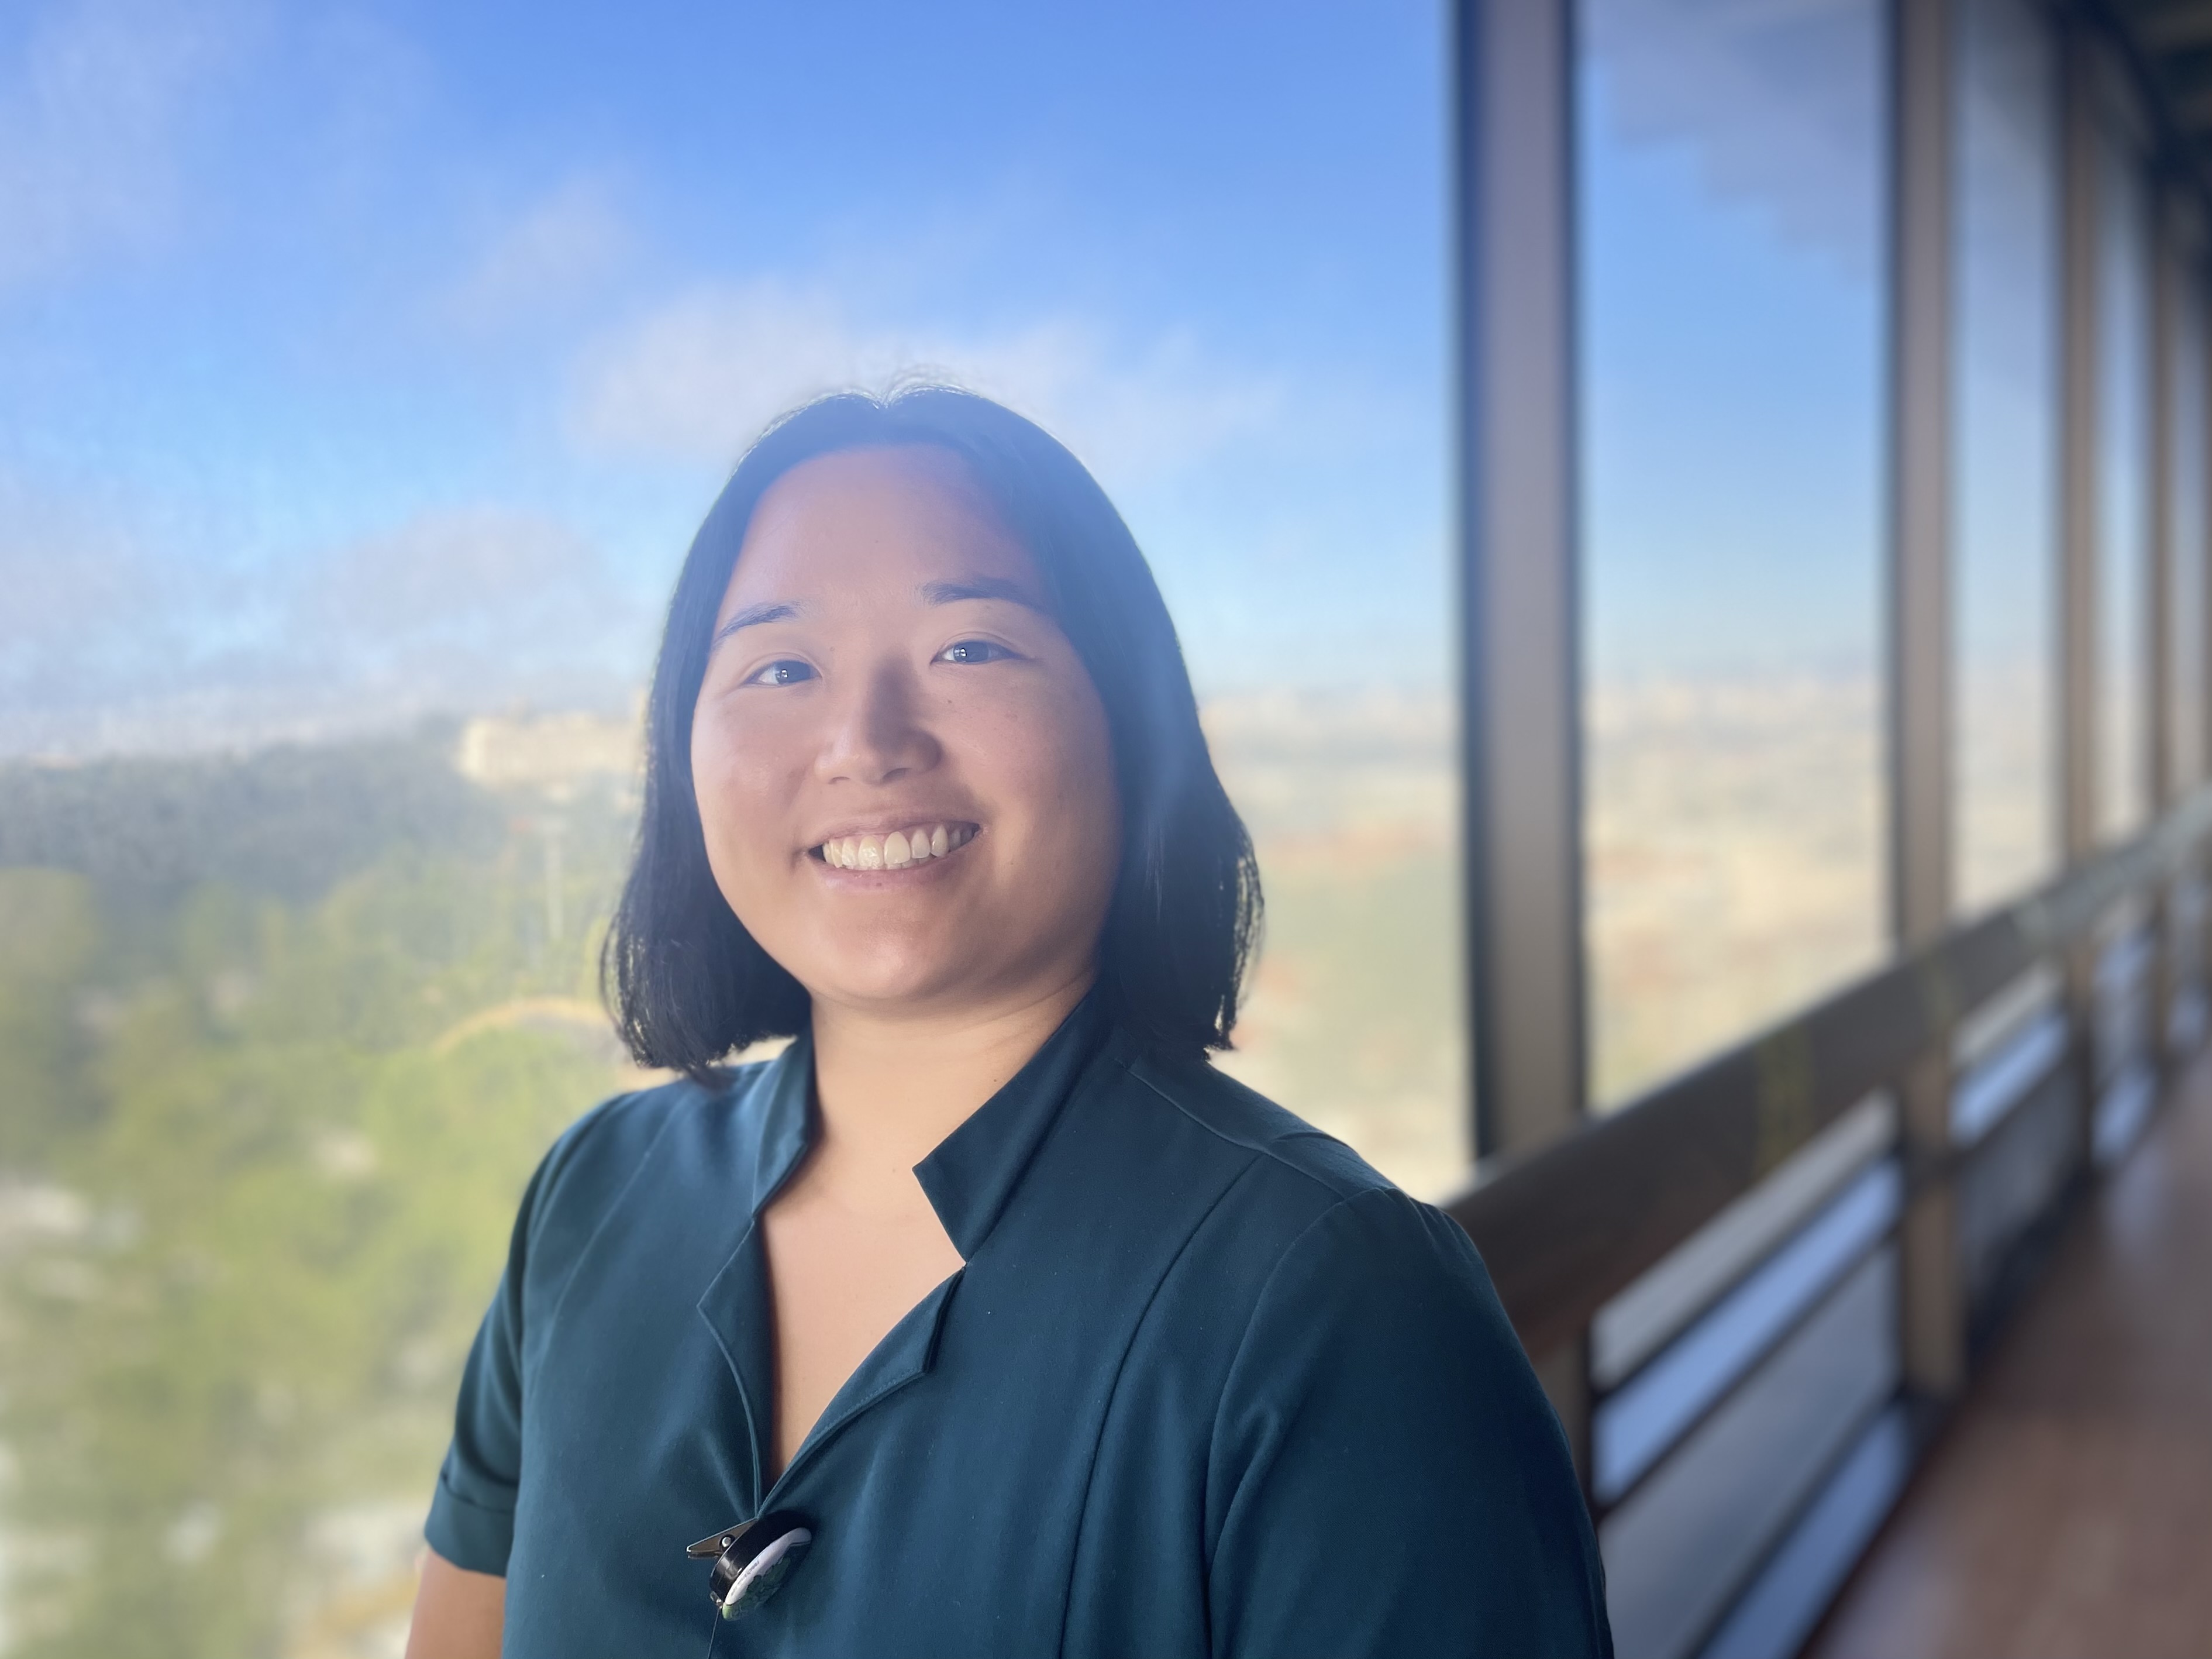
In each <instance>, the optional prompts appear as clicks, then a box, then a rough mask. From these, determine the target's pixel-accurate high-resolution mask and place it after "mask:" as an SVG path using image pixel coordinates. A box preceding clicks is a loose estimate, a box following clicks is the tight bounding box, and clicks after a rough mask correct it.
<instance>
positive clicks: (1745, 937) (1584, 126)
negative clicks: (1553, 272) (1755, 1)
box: [1576, 0, 1886, 1104]
mask: <svg viewBox="0 0 2212 1659" xmlns="http://www.w3.org/2000/svg"><path fill="white" fill-rule="evenodd" d="M1882 15H1883V13H1882V8H1881V6H1880V5H1879V4H1876V3H1874V0H1814V3H1809V4H1804V5H1795V6H1790V7H1786V8H1783V7H1761V8H1747V7H1716V6H1704V5H1696V4H1691V3H1686V0H1585V3H1584V5H1583V8H1582V10H1581V13H1580V22H1581V27H1580V31H1579V38H1580V41H1581V52H1582V58H1581V63H1580V78H1579V102H1580V107H1579V112H1578V117H1577V179H1576V185H1577V198H1578V203H1579V211H1580V215H1581V219H1580V226H1579V233H1580V234H1579V258H1580V261H1581V266H1580V271H1579V283H1578V286H1579V290H1580V293H1579V298H1580V304H1581V316H1580V322H1581V331H1582V333H1581V374H1582V382H1581V387H1580V404H1581V411H1580V419H1581V422H1582V432H1581V437H1582V443H1583V469H1584V471H1583V479H1582V484H1581V515H1580V516H1581V526H1582V537H1583V543H1582V549H1583V592H1584V605H1585V611H1584V619H1583V620H1584V642H1585V643H1584V651H1585V665H1586V673H1587V677H1588V678H1587V685H1586V690H1585V694H1584V695H1585V703H1584V717H1585V732H1586V738H1585V741H1586V753H1585V761H1584V768H1585V769H1584V792H1585V803H1586V805H1585V811H1586V814H1587V816H1586V819H1585V839H1586V847H1587V858H1588V866H1587V893H1588V917H1589V920H1588V927H1589V934H1588V960H1589V1002H1590V1032H1591V1036H1590V1049H1591V1052H1590V1057H1589V1063H1590V1072H1591V1076H1592V1079H1593V1085H1592V1086H1593V1093H1594V1094H1595V1097H1596V1098H1597V1099H1598V1101H1599V1102H1600V1103H1601V1104H1607V1103H1618V1102H1620V1100H1622V1099H1624V1098H1625V1097H1628V1096H1630V1095H1632V1093H1633V1092H1634V1091H1637V1090H1638V1089H1639V1088H1642V1087H1644V1086H1645V1085H1649V1084H1650V1083H1651V1082H1653V1081H1655V1080H1656V1079H1658V1078H1659V1077H1661V1076H1662V1075H1663V1074H1665V1073H1669V1072H1671V1071H1674V1070H1675V1069H1677V1068H1679V1067H1680V1066H1683V1065H1685V1064H1686V1063H1688V1062H1690V1061H1692V1060H1695V1059H1696V1058H1697V1057H1698V1056H1699V1055H1700V1054H1704V1053H1705V1052H1706V1051H1708V1050H1710V1049H1711V1048H1714V1047H1716V1046H1717V1045H1719V1044H1722V1043H1724V1042H1728V1041H1729V1040H1730V1039H1733V1038H1735V1037H1739V1036H1743V1035H1745V1034H1746V1033H1747V1032H1748V1031H1749V1030H1751V1029H1752V1028H1753V1027H1754V1026H1755V1025H1757V1024H1759V1023H1760V1022H1761V1021H1763V1020H1765V1019H1768V1018H1772V1017H1774V1016H1776V1015H1778V1014H1779V1013H1781V1012H1784V1011H1785V1010H1787V1009H1788V1008H1790V1006H1793V1005H1796V1004H1799V1003H1802V1002H1804V1001H1806V1000H1808V999H1810V998H1812V997H1814V996H1815V995H1817V994H1819V993H1820V992H1821V991H1823V990H1825V989H1826V988H1828V987H1831V986H1832V985H1834V984H1835V983H1837V982H1838V981H1840V980H1842V979H1844V978H1845V977H1846V976H1848V975H1850V973H1852V972H1853V971H1854V970H1856V969H1860V968H1862V967H1863V966H1865V965H1867V964H1869V963H1872V962H1873V961H1875V959H1876V958H1877V957H1879V956H1880V954H1881V951H1882V949H1883V942H1884V937H1885V931H1886V927H1885V920H1884V918H1885V904H1884V874H1883V855H1882V852H1881V848H1882V823H1883V803H1882V784H1881V746H1882V745H1881V706H1880V690H1879V684H1878V682H1879V675H1880V663H1881V652H1880V647H1879V643H1878V640H1879V635H1878V627H1879V608H1880V591H1881V590H1880V573H1881V546H1882V542H1881V536H1882V501H1883V469H1882V461H1881V434H1882V430H1883V411H1882V386H1883V380H1884V375H1883V369H1882V362H1883V349H1884V348H1883V337H1884V331H1883V301H1882V284H1883V266H1884V231H1883V221H1882V209H1881V181H1882V179H1883V176H1884V167H1883V161H1882V155H1883V151H1884V137H1883V133H1884V120H1883V115H1882V108H1883V98H1882V94H1881V64H1882V62H1883V45H1882V41H1883V30H1882Z"/></svg>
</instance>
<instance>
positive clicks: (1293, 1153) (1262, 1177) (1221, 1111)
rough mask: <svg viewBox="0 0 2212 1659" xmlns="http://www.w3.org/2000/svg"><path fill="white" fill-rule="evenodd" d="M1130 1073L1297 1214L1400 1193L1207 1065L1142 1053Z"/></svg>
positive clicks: (1322, 1135) (1334, 1142) (1341, 1148)
mask: <svg viewBox="0 0 2212 1659" xmlns="http://www.w3.org/2000/svg"><path fill="white" fill-rule="evenodd" d="M1126 1069H1127V1074H1128V1077H1129V1079H1130V1082H1131V1084H1132V1085H1133V1086H1135V1087H1136V1088H1137V1089H1139V1090H1140V1091H1143V1092H1144V1093H1145V1094H1146V1096H1148V1097H1152V1098H1153V1099H1154V1100H1156V1101H1157V1102H1158V1103H1160V1104H1162V1105H1164V1107H1165V1108H1167V1109H1170V1110H1172V1111H1174V1112H1175V1113H1176V1114H1178V1115H1180V1116H1181V1117H1182V1118H1183V1119H1185V1120H1187V1121H1188V1122H1189V1123H1190V1124H1192V1125H1194V1127H1196V1128H1197V1129H1198V1131H1199V1132H1200V1133H1202V1134H1203V1135H1205V1136H1206V1137H1207V1138H1208V1139H1212V1140H1214V1141H1217V1142H1218V1143H1220V1144H1221V1145H1222V1146H1224V1147H1225V1148H1230V1149H1236V1150H1237V1151H1238V1152H1242V1153H1243V1154H1246V1155H1250V1156H1251V1157H1252V1160H1253V1161H1252V1174H1253V1176H1255V1177H1256V1179H1257V1181H1258V1182H1259V1183H1260V1184H1261V1185H1262V1186H1264V1187H1267V1188H1270V1189H1271V1190H1273V1191H1275V1192H1278V1193H1279V1194H1280V1196H1281V1197H1282V1199H1283V1200H1285V1201H1287V1202H1288V1203H1290V1205H1291V1207H1292V1208H1294V1209H1307V1210H1313V1211H1315V1212H1318V1210H1320V1209H1325V1208H1327V1207H1328V1206H1332V1205H1334V1204H1337V1203H1341V1202H1344V1201H1346V1200H1350V1199H1352V1198H1355V1197H1357V1196H1358V1194H1363V1193H1370V1192H1393V1193H1395V1191H1396V1190H1397V1188H1395V1187H1394V1186H1393V1185H1392V1184H1391V1182H1390V1180H1389V1177H1388V1176H1384V1175H1383V1174H1382V1173H1380V1172H1379V1171H1378V1170H1376V1169H1375V1168H1374V1167H1373V1166H1372V1165H1370V1164H1369V1163H1368V1162H1367V1161H1366V1160H1365V1159H1364V1158H1361V1157H1360V1156H1359V1154H1358V1152H1354V1151H1352V1148H1351V1147H1349V1146H1346V1145H1345V1144H1344V1143H1343V1142H1342V1141H1340V1140H1339V1139H1337V1138H1336V1137H1335V1136H1334V1135H1332V1134H1329V1133H1327V1132H1326V1131H1324V1130H1322V1129H1317V1128H1316V1127H1314V1126H1313V1125H1312V1124H1310V1123H1309V1122H1307V1121H1305V1120H1304V1118H1302V1117H1299V1116H1298V1115H1297V1114H1296V1113H1294V1112H1291V1111H1290V1110H1288V1109H1285V1108H1284V1107H1282V1106H1279V1105H1278V1104H1277V1103H1275V1102H1273V1101H1272V1100H1270V1099H1268V1098H1267V1096H1265V1095H1263V1094H1261V1093H1260V1092H1259V1091H1257V1090H1256V1089H1253V1088H1251V1087H1249V1086H1248V1085H1245V1084H1243V1083H1240V1082H1238V1081H1237V1079H1235V1078H1233V1077H1231V1076H1230V1075H1229V1074H1228V1073H1225V1072H1224V1071H1222V1070H1220V1069H1219V1068H1218V1066H1212V1065H1211V1064H1209V1063H1207V1062H1206V1060H1199V1059H1190V1060H1184V1059H1180V1058H1176V1057H1170V1056H1166V1055H1162V1054H1153V1053H1140V1054H1134V1055H1133V1056H1132V1057H1131V1058H1130V1059H1129V1060H1127V1066H1126Z"/></svg>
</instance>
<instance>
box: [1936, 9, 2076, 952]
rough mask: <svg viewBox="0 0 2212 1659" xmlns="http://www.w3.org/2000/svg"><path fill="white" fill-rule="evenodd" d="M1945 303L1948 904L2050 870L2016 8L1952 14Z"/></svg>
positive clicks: (2048, 533) (2053, 376)
mask: <svg viewBox="0 0 2212 1659" xmlns="http://www.w3.org/2000/svg"><path fill="white" fill-rule="evenodd" d="M1958 21H1959V58H1958V76H1959V83H1958V102H1957V125H1956V129H1955V135H1954V142H1955V146H1956V149H1955V155H1956V160H1955V167H1956V174H1955V176H1956V180H1957V185H1956V190H1955V191H1954V198H1953V199H1954V204H1955V208H1954V211H1955V215H1956V218H1955V224H1956V237H1957V240H1956V243H1955V248H1956V258H1955V264H1954V301H1953V306H1952V319H1953V341H1954V348H1953V349H1954V352H1955V353H1956V356H1955V358H1954V365H1953V377H1954V378H1953V385H1954V398H1953V418H1954V422H1955V426H1954V432H1955V438H1954V452H1953V453H1954V459H1955V470H1954V474H1953V478H1954V483H1953V491H1952V507H1953V513H1954V519H1953V526H1954V531H1953V533H1954V572H1955V580H1954V592H1953V604H1952V626H1953V641H1954V650H1955V652H1956V659H1955V662H1956V666H1955V670H1954V673H1955V679H1954V705H1953V708H1954V722H1955V723H1954V734H1955V741H1956V744H1957V747H1956V750H1955V759H1954V768H1953V780H1954V789H1955V791H1956V794H1955V801H1956V810H1955V811H1954V815H1953V823H1954V836H1955V840H1954V875H1953V884H1954V899H1955V902H1956V903H1957V904H1958V906H1959V907H1960V909H1962V910H1965V911H1973V910H1978V909H1981V908H1984V907H1986V906H1989V905H1991V904H1994V903H1996V902H2001V901H2002V900H2005V899H2008V898H2012V897H2015V896H2018V895H2019V894H2020V893H2021V892H2023V891H2025V890H2027V889H2028V888H2030V887H2033V885H2035V884H2037V883H2038V882H2039V881H2041V880H2042V879H2044V878H2045V877H2047V876H2048V875H2050V874H2051V872H2052V871H2053V870H2054V868H2055V867H2056V864H2057V851H2058V848H2057V832H2058V814H2057V793H2056V790H2057V733H2058V722H2057V706H2056V684H2055V682H2056V668H2057V640H2056V637H2055V613H2054V611H2053V601H2054V597H2055V592H2054V590H2055V584H2056V580H2057V569H2058V523H2057V515H2058V495H2057V477H2058V467H2057V461H2058V449H2057V419H2058V395H2059V394H2058V361H2057V347H2058V284H2057V258H2058V202H2057V181H2058V167H2057V109H2056V104H2057V64H2056V60H2055V54H2054V53H2053V51H2052V47H2051V37H2050V30H2049V27H2048V25H2047V24H2046V23H2045V21H2044V20H2043V17H2042V15H2041V14H2040V13H2039V12H2038V11H2036V10H2035V9H2032V8H2031V7H2030V6H2029V5H2028V4H2027V0H1962V3H1961V4H1960V8H1959V20H1958Z"/></svg>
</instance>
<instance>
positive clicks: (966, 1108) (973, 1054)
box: [808, 968, 1097, 1202]
mask: <svg viewBox="0 0 2212 1659" xmlns="http://www.w3.org/2000/svg"><path fill="white" fill-rule="evenodd" d="M1096 977H1097V975H1096V973H1095V972H1094V971H1093V970H1091V969H1088V968H1086V969H1084V970H1083V971H1082V972H1081V973H1080V974H1079V975H1075V976H1073V977H1071V978H1068V979H1066V981H1063V982H1060V983H1055V984H1054V985H1053V986H1051V987H1049V988H1048V989H1045V990H1043V991H1041V992H1039V993H1037V994H1034V995H1030V996H1026V997H1024V998H1020V999H1016V1000H1010V1001H1008V1002H1005V1003H1000V1004H994V1005H993V1006H990V1007H987V1008H984V1009H970V1010H967V1011H964V1012H962V1013H960V1014H957V1015H949V1016H945V1017H942V1018H883V1017H880V1016H878V1015H875V1014H873V1013H871V1012H864V1011H855V1010H854V1009H851V1008H845V1007H839V1006H836V1005H835V1004H832V1003H829V1002H825V1001H823V1000H817V1001H816V1003H815V1005H814V1016H813V1032H814V1091H815V1103H816V1106H817V1109H818V1110H819V1112H820V1114H821V1136H820V1139H819V1140H818V1141H817V1143H816V1146H815V1150H814V1153H813V1156H812V1157H811V1158H810V1159H809V1160H808V1161H809V1163H810V1164H812V1165H813V1166H814V1167H813V1169H812V1170H811V1171H810V1173H811V1175H812V1176H814V1177H815V1178H816V1179H817V1180H820V1179H827V1180H829V1181H830V1182H834V1183H835V1184H836V1185H837V1186H840V1187H843V1188H848V1189H849V1190H850V1195H851V1196H852V1197H853V1198H854V1199H855V1200H860V1201H863V1202H865V1201H866V1189H867V1188H874V1187H880V1186H886V1185H887V1186H888V1187H889V1188H893V1189H896V1190H898V1191H899V1192H900V1194H901V1195H902V1196H903V1193H904V1191H905V1190H907V1189H910V1188H911V1187H912V1184H913V1182H912V1176H910V1175H909V1174H908V1171H910V1170H912V1169H913V1168H914V1166H915V1164H919V1163H921V1160H922V1159H923V1158H927V1157H928V1156H929V1154H930V1152H932V1151H933V1149H934V1148H935V1147H936V1146H937V1144H938V1143H939V1141H941V1140H943V1139H945V1136H947V1135H949V1134H951V1133H952V1132H953V1131H954V1130H955V1129H957V1128H958V1127H960V1126H961V1124H963V1123H964V1122H965V1121H967V1120H968V1118H969V1115H971V1114H972V1113H973V1112H974V1111H975V1109H976V1108H977V1107H979V1106H981V1104H982V1103H984V1102H985V1101H987V1100H988V1099H989V1098H990V1097H992V1096H993V1095H994V1094H996V1093H997V1092H998V1091H1000V1089H1001V1088H1003V1087H1004V1086H1005V1085H1006V1083H1007V1082H1008V1080H1009V1079H1012V1077H1013V1075H1014V1074H1015V1073H1017V1072H1018V1071H1020V1070H1021V1069H1022V1067H1023V1066H1025V1065H1027V1064H1028V1063H1029V1060H1030V1056H1031V1055H1033V1054H1036V1051H1037V1050H1038V1049H1039V1048H1042V1047H1043V1046H1044V1042H1045V1039H1046V1038H1048V1037H1049V1036H1051V1035H1052V1034H1053V1032H1054V1031H1055V1030H1058V1029H1059V1028H1060V1022H1061V1021H1063V1020H1065V1019H1066V1018H1067V1016H1068V1014H1069V1013H1070V1012H1072V1011H1073V1008H1074V1007H1075V1005H1076V1004H1077V1003H1079V1002H1080V1001H1081V1000H1083V994H1084V993H1085V991H1087V990H1089V989H1090V988H1091V981H1093V980H1094V979H1095V978H1096ZM886 1196H889V1194H886Z"/></svg>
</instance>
